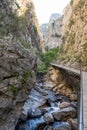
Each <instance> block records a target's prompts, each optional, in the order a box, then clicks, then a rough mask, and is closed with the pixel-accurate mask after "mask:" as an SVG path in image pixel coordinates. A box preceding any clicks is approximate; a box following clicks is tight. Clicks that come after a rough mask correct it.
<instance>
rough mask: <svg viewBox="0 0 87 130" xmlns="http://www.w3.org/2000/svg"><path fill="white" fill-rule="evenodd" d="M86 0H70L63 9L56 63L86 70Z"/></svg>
mask: <svg viewBox="0 0 87 130" xmlns="http://www.w3.org/2000/svg"><path fill="white" fill-rule="evenodd" d="M86 23H87V1H85V0H71V2H70V4H69V5H68V6H67V7H66V8H65V10H64V17H63V22H62V45H61V48H60V51H59V54H58V63H61V64H64V65H67V66H72V67H74V68H77V69H78V68H80V64H81V61H82V65H83V68H84V70H87V53H86V52H87V37H86V35H87V24H86Z"/></svg>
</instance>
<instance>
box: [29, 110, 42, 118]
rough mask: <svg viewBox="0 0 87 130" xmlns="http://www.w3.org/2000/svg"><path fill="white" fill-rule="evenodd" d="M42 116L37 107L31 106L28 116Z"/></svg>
mask: <svg viewBox="0 0 87 130" xmlns="http://www.w3.org/2000/svg"><path fill="white" fill-rule="evenodd" d="M41 116H42V111H41V110H40V109H38V108H32V109H31V110H30V111H29V112H28V117H30V118H38V117H41Z"/></svg>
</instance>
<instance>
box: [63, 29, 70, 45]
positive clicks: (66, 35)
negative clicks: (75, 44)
mask: <svg viewBox="0 0 87 130" xmlns="http://www.w3.org/2000/svg"><path fill="white" fill-rule="evenodd" d="M68 35H69V32H68V31H66V32H65V35H63V36H62V43H65V42H66V39H67V37H68Z"/></svg>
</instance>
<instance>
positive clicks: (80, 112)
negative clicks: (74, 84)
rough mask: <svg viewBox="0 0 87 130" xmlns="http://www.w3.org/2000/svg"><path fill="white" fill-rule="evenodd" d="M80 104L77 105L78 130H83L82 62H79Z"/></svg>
mask: <svg viewBox="0 0 87 130" xmlns="http://www.w3.org/2000/svg"><path fill="white" fill-rule="evenodd" d="M80 78H81V79H80V104H79V122H78V123H79V124H78V127H79V128H78V130H83V129H84V128H83V84H82V80H83V76H82V61H81V60H80Z"/></svg>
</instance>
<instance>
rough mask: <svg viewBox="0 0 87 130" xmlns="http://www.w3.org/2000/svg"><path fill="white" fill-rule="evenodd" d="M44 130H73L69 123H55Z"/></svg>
mask: <svg viewBox="0 0 87 130" xmlns="http://www.w3.org/2000/svg"><path fill="white" fill-rule="evenodd" d="M44 130H71V127H70V125H69V123H67V122H55V123H54V124H53V125H51V126H46V127H45V128H44Z"/></svg>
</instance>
